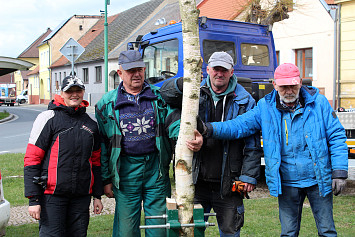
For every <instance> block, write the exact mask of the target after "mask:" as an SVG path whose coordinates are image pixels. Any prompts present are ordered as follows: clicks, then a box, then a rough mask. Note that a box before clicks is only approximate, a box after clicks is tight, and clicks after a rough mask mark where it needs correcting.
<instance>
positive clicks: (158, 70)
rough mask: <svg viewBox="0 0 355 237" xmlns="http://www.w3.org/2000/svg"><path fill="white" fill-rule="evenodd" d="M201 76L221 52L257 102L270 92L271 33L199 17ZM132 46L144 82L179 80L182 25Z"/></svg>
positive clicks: (255, 26)
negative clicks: (141, 62) (229, 58)
mask: <svg viewBox="0 0 355 237" xmlns="http://www.w3.org/2000/svg"><path fill="white" fill-rule="evenodd" d="M199 37H200V49H201V57H202V58H203V65H202V74H203V77H204V78H205V77H207V72H206V67H207V64H208V60H209V58H210V56H211V55H212V53H214V52H216V51H225V52H227V53H229V54H230V55H231V56H232V57H233V59H234V63H235V65H234V73H235V74H236V76H237V78H238V82H239V83H240V84H242V85H243V86H244V87H245V88H246V89H247V90H248V91H249V92H250V93H251V94H252V95H253V97H254V98H255V99H256V100H258V99H259V98H261V97H263V96H264V95H265V94H266V93H268V92H270V91H271V90H272V88H273V87H272V84H271V79H273V73H274V70H275V68H276V66H277V59H276V53H275V46H274V40H273V35H272V32H271V31H270V29H269V27H268V26H265V25H258V24H252V23H246V22H239V21H229V20H221V19H211V18H206V17H200V18H199ZM133 45H135V46H136V47H137V48H138V50H139V51H140V52H141V54H142V55H143V60H144V62H145V64H146V75H145V76H146V80H147V81H148V82H149V83H151V84H155V85H157V86H161V85H162V84H163V82H164V81H165V80H167V79H169V78H172V77H183V39H182V23H181V22H179V23H176V24H172V25H168V26H165V27H162V28H159V29H156V30H154V31H152V32H150V33H148V34H146V35H144V36H138V37H137V40H136V42H133V43H129V45H128V48H130V47H131V48H132V47H133Z"/></svg>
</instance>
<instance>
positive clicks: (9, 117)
mask: <svg viewBox="0 0 355 237" xmlns="http://www.w3.org/2000/svg"><path fill="white" fill-rule="evenodd" d="M14 117H15V116H14V115H13V114H10V115H9V116H8V117H6V118H4V119H0V123H4V122H7V121H10V120H12V119H13V118H14Z"/></svg>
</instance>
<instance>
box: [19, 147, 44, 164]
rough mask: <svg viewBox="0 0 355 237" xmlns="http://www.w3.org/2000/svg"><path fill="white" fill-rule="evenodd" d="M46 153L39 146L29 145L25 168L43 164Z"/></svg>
mask: <svg viewBox="0 0 355 237" xmlns="http://www.w3.org/2000/svg"><path fill="white" fill-rule="evenodd" d="M45 153H46V152H45V151H44V150H42V149H41V148H39V147H38V146H35V145H33V144H31V143H28V145H27V149H26V154H25V158H24V164H25V167H26V166H30V165H39V164H41V162H42V160H43V158H44V154H45Z"/></svg>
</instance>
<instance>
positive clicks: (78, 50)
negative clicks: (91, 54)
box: [59, 38, 85, 63]
mask: <svg viewBox="0 0 355 237" xmlns="http://www.w3.org/2000/svg"><path fill="white" fill-rule="evenodd" d="M59 51H60V52H61V53H62V54H63V55H64V56H65V57H66V58H67V59H68V60H69V61H70V62H72V63H74V62H75V61H76V60H77V59H78V58H79V57H80V55H81V54H82V53H83V52H84V51H85V48H84V47H83V46H81V45H80V44H79V43H78V42H76V40H75V39H73V38H70V39H69V40H68V41H67V42H66V43H65V44H64V45H63V47H62V48H61V49H60V50H59Z"/></svg>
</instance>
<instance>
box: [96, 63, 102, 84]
mask: <svg viewBox="0 0 355 237" xmlns="http://www.w3.org/2000/svg"><path fill="white" fill-rule="evenodd" d="M95 70H96V82H102V68H101V66H98V67H95Z"/></svg>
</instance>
